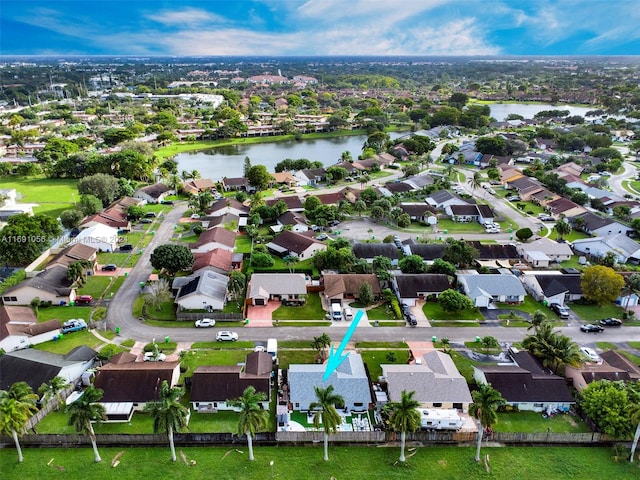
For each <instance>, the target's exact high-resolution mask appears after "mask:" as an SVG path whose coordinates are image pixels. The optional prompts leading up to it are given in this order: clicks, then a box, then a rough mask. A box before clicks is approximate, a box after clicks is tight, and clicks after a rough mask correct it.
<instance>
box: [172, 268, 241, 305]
mask: <svg viewBox="0 0 640 480" xmlns="http://www.w3.org/2000/svg"><path fill="white" fill-rule="evenodd" d="M228 283H229V277H228V276H227V275H224V274H221V273H218V272H216V271H214V270H208V269H205V270H199V271H198V273H196V274H194V275H191V276H188V277H176V278H175V280H174V281H173V284H172V288H174V289H176V288H177V289H178V293H177V294H176V299H175V303H177V304H178V306H179V308H181V309H182V310H201V309H203V308H204V309H206V310H209V311H211V310H222V309H223V308H224V306H225V304H226V299H227V284H228Z"/></svg>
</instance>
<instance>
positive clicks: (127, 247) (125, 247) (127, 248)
mask: <svg viewBox="0 0 640 480" xmlns="http://www.w3.org/2000/svg"><path fill="white" fill-rule="evenodd" d="M120 250H122V251H123V252H127V251H131V250H133V245H131V244H130V243H125V244H124V245H122V246H120Z"/></svg>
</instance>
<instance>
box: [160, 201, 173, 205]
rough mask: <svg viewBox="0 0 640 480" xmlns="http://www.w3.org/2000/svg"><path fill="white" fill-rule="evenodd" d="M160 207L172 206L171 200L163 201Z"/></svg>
mask: <svg viewBox="0 0 640 480" xmlns="http://www.w3.org/2000/svg"><path fill="white" fill-rule="evenodd" d="M162 205H173V200H163V201H162Z"/></svg>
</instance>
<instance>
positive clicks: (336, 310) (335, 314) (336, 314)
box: [331, 303, 342, 320]
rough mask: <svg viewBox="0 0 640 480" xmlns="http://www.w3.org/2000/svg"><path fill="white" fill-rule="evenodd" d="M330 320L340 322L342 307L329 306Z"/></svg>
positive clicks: (335, 304)
mask: <svg viewBox="0 0 640 480" xmlns="http://www.w3.org/2000/svg"><path fill="white" fill-rule="evenodd" d="M331 318H332V319H333V320H342V305H341V304H339V303H332V304H331Z"/></svg>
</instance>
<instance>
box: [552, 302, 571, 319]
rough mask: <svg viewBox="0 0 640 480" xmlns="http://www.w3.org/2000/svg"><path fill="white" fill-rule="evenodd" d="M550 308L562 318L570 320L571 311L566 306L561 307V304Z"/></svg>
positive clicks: (553, 304) (554, 304)
mask: <svg viewBox="0 0 640 480" xmlns="http://www.w3.org/2000/svg"><path fill="white" fill-rule="evenodd" d="M549 308H550V309H551V311H552V312H553V313H555V314H556V315H558V316H559V317H560V318H569V309H568V308H567V307H565V306H564V305H560V304H559V303H552V304H551V305H549Z"/></svg>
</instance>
